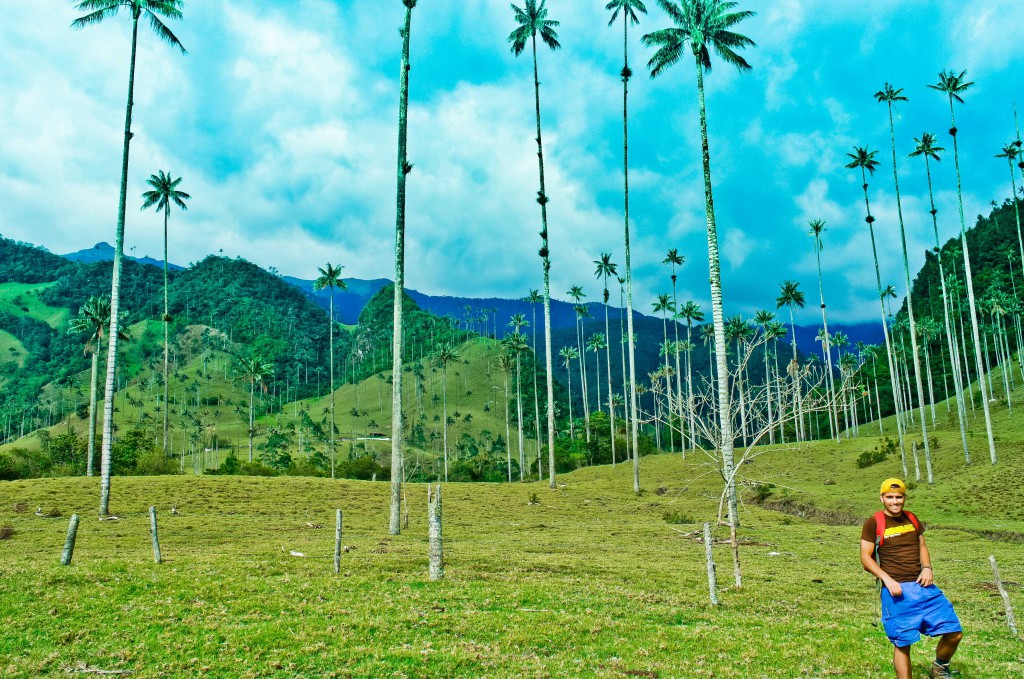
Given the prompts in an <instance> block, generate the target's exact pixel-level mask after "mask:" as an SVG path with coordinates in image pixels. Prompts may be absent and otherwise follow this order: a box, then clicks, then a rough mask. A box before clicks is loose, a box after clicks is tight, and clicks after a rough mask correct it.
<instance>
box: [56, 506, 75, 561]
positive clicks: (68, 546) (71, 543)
mask: <svg viewBox="0 0 1024 679" xmlns="http://www.w3.org/2000/svg"><path fill="white" fill-rule="evenodd" d="M77 535H78V514H72V515H71V523H69V524H68V537H67V539H65V540H64V551H63V552H62V553H61V555H60V565H61V566H67V565H69V564H70V563H71V555H72V554H74V553H75V537H76V536H77Z"/></svg>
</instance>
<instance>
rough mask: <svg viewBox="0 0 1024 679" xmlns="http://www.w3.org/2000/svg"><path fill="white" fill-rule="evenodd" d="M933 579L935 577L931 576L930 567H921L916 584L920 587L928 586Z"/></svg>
mask: <svg viewBox="0 0 1024 679" xmlns="http://www.w3.org/2000/svg"><path fill="white" fill-rule="evenodd" d="M934 581H935V578H934V577H933V576H932V569H931V568H922V569H921V574H920V575H918V576H917V584H919V585H921V586H922V587H930V586H931V584H932V583H933V582H934Z"/></svg>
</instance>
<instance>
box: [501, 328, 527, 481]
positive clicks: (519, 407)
mask: <svg viewBox="0 0 1024 679" xmlns="http://www.w3.org/2000/svg"><path fill="white" fill-rule="evenodd" d="M516 332H519V331H518V330H516ZM495 335H497V332H495ZM505 398H506V400H508V397H507V396H506V397H505ZM516 414H517V417H518V418H519V419H518V420H517V421H516V430H517V431H518V434H519V481H520V482H522V481H524V480H525V474H526V470H525V469H524V467H525V466H526V451H524V450H523V446H524V441H523V387H522V376H521V375H520V372H519V352H518V351H516Z"/></svg>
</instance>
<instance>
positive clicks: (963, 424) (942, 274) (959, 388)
mask: <svg viewBox="0 0 1024 679" xmlns="http://www.w3.org/2000/svg"><path fill="white" fill-rule="evenodd" d="M939 151H945V149H944V148H942V147H941V146H939V145H937V144H936V143H935V135H934V134H931V133H929V132H925V133H923V134H922V135H921V138H920V139H917V138H915V139H914V150H913V151H911V152H910V157H911V158H914V157H922V158H924V167H925V173H926V175H927V177H928V202H929V204H930V206H931V210H929V213H930V214H931V216H932V233H933V234H934V236H935V248H934V250H933V251H934V252H935V257H936V259H938V262H939V283H940V285H941V290H942V318H943V320H944V322H945V326H946V345H947V348H948V350H949V356H950V363H951V366H952V372H953V390H954V391H955V392H956V412H957V420H958V422H959V424H960V443H961V445H963V448H964V458H965V459H966V460H967V464H970V463H971V453H970V450H969V449H968V447H967V404H966V402H965V401H964V391H963V380H962V375H961V371H960V359H959V355H960V351H959V349H958V348H957V346H956V334H955V333H954V332H953V328H952V327H951V325H950V320H949V313H950V309H951V308H952V307H951V306H950V300H949V294H948V293H947V291H946V269H945V264H944V263H943V261H942V245H941V244H940V243H939V220H938V216H937V215H938V210H936V209H935V194H934V192H933V190H932V168H931V163H930V162H929V161H931V160H934V161H935V162H939ZM966 359H967V357H966V356H965V357H964V360H966Z"/></svg>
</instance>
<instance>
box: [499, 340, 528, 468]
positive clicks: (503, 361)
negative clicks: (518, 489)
mask: <svg viewBox="0 0 1024 679" xmlns="http://www.w3.org/2000/svg"><path fill="white" fill-rule="evenodd" d="M515 367H516V361H515V359H514V358H513V357H512V355H511V354H502V355H501V356H499V357H498V368H499V369H500V370H501V374H502V376H503V377H504V378H505V458H506V462H507V464H508V482H509V483H512V433H511V431H510V429H509V418H508V380H509V377H510V376H511V375H512V371H513V370H515ZM522 468H523V467H522V462H520V465H519V469H520V471H522Z"/></svg>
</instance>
